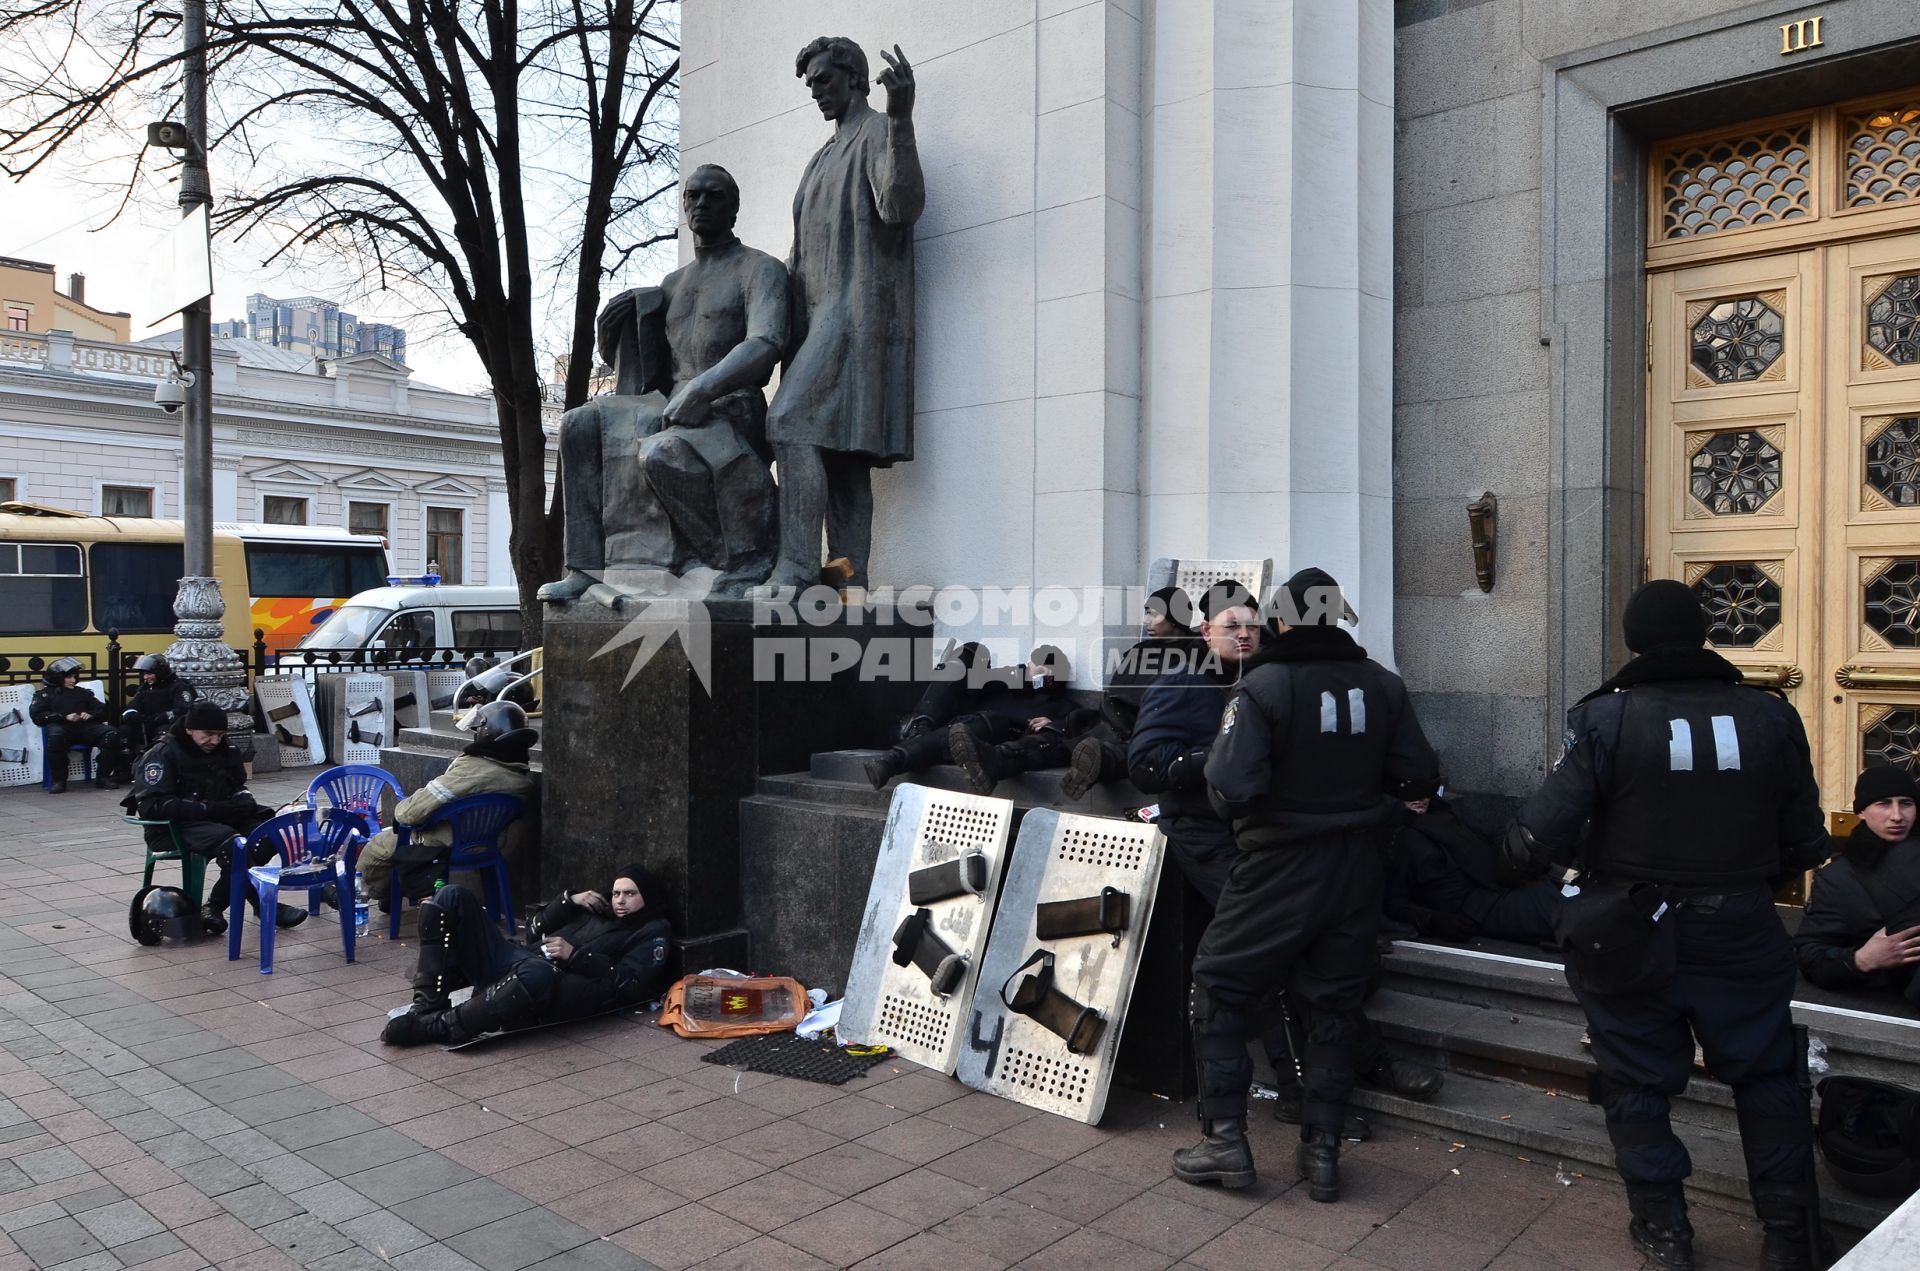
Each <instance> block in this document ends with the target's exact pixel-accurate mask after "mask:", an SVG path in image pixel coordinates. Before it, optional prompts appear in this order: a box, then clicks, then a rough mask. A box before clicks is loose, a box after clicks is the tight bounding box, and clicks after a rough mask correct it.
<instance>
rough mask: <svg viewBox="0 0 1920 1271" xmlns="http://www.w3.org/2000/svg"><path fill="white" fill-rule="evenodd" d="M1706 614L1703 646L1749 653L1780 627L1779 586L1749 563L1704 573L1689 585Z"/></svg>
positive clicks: (1752, 563) (1726, 565)
mask: <svg viewBox="0 0 1920 1271" xmlns="http://www.w3.org/2000/svg"><path fill="white" fill-rule="evenodd" d="M1693 590H1694V594H1695V595H1697V596H1699V597H1700V604H1701V607H1702V608H1704V609H1705V610H1706V611H1707V642H1708V643H1709V644H1712V645H1714V646H1715V647H1716V648H1722V649H1751V648H1753V647H1754V646H1755V645H1758V644H1759V643H1760V641H1761V640H1763V639H1765V638H1766V636H1767V633H1768V632H1770V631H1772V630H1773V629H1774V628H1775V627H1778V626H1779V625H1780V584H1779V583H1777V582H1775V581H1774V580H1773V579H1771V578H1769V577H1768V576H1767V575H1766V574H1765V573H1764V572H1763V571H1762V570H1761V568H1760V566H1759V565H1758V564H1756V563H1754V562H1752V561H1739V562H1725V563H1721V564H1716V565H1713V566H1711V567H1710V568H1708V569H1707V571H1706V573H1704V574H1702V575H1701V576H1700V577H1699V578H1698V579H1697V580H1695V582H1694V584H1693Z"/></svg>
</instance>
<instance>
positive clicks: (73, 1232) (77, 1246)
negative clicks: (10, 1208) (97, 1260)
mask: <svg viewBox="0 0 1920 1271" xmlns="http://www.w3.org/2000/svg"><path fill="white" fill-rule="evenodd" d="M8 1234H9V1235H11V1236H12V1237H13V1242H14V1243H15V1244H17V1245H19V1246H20V1248H21V1249H22V1250H23V1251H24V1252H25V1253H26V1255H27V1256H28V1257H30V1258H32V1259H33V1261H34V1263H35V1264H36V1265H38V1266H42V1267H52V1266H58V1265H59V1264H60V1263H62V1262H72V1261H73V1260H74V1259H75V1258H83V1257H86V1256H87V1255H88V1254H93V1253H100V1252H102V1251H103V1250H104V1249H105V1246H104V1245H102V1244H101V1243H100V1241H99V1240H98V1239H97V1238H95V1236H94V1235H93V1233H92V1232H90V1231H88V1230H87V1229H86V1228H85V1227H82V1226H81V1225H80V1224H79V1222H78V1221H76V1220H75V1219H72V1218H69V1217H67V1216H65V1215H64V1214H63V1215H61V1216H60V1217H58V1218H55V1219H53V1220H52V1221H51V1222H43V1223H36V1224H34V1225H33V1226H31V1227H22V1228H20V1229H19V1230H18V1231H13V1232H10V1233H8Z"/></svg>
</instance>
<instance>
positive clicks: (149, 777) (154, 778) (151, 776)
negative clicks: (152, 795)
mask: <svg viewBox="0 0 1920 1271" xmlns="http://www.w3.org/2000/svg"><path fill="white" fill-rule="evenodd" d="M166 775H167V769H166V767H165V765H163V764H159V763H150V764H148V765H147V766H146V767H144V768H142V769H141V770H140V779H141V780H142V781H144V782H146V783H147V784H148V785H150V786H157V785H159V784H160V778H162V777H164V776H166Z"/></svg>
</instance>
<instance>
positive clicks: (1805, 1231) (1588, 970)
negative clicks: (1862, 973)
mask: <svg viewBox="0 0 1920 1271" xmlns="http://www.w3.org/2000/svg"><path fill="white" fill-rule="evenodd" d="M1624 625H1625V628H1626V641H1627V648H1628V649H1630V650H1632V651H1633V652H1634V653H1636V654H1638V655H1639V656H1637V657H1635V658H1634V659H1633V660H1632V661H1630V662H1628V663H1627V665H1626V666H1625V667H1624V668H1623V669H1622V670H1621V671H1620V673H1619V674H1618V675H1616V676H1614V677H1613V678H1612V679H1611V680H1608V681H1607V682H1606V683H1605V684H1603V685H1601V686H1600V687H1599V688H1598V689H1596V690H1595V691H1594V692H1593V693H1591V694H1589V695H1588V696H1587V697H1585V698H1584V699H1582V700H1581V701H1580V703H1579V704H1578V705H1576V706H1575V707H1574V708H1573V709H1572V710H1571V711H1569V712H1568V714H1567V734H1566V739H1565V751H1564V753H1563V755H1562V756H1561V759H1560V762H1559V764H1558V765H1557V766H1556V767H1555V769H1554V771H1553V772H1552V773H1551V774H1549V776H1548V777H1547V779H1546V782H1545V783H1544V784H1543V785H1542V786H1541V787H1540V789H1539V791H1538V792H1537V793H1535V795H1534V796H1533V798H1532V799H1530V800H1529V801H1528V802H1527V804H1526V806H1525V807H1524V808H1522V809H1521V811H1520V815H1519V817H1518V819H1517V821H1516V822H1515V824H1514V826H1513V828H1512V830H1511V831H1510V832H1509V834H1508V839H1507V844H1506V848H1507V854H1508V858H1509V862H1510V863H1511V864H1512V865H1514V866H1515V868H1516V869H1519V870H1521V871H1522V872H1528V871H1530V872H1532V873H1535V874H1538V873H1541V872H1544V871H1545V870H1546V869H1547V868H1548V867H1549V865H1550V863H1561V864H1564V863H1567V862H1570V861H1572V860H1573V859H1574V857H1575V856H1576V855H1577V856H1578V857H1579V858H1580V860H1581V864H1582V866H1583V871H1584V872H1583V873H1582V875H1581V877H1580V879H1579V882H1578V886H1579V891H1578V893H1577V894H1576V895H1573V896H1572V897H1571V898H1570V899H1569V900H1568V902H1567V904H1566V905H1565V907H1564V908H1563V910H1562V915H1561V920H1560V921H1561V927H1560V934H1561V938H1562V945H1563V947H1564V948H1565V949H1566V951H1567V957H1568V966H1567V982H1568V984H1569V985H1570V986H1572V988H1573V991H1574V993H1575V995H1576V996H1577V997H1578V998H1579V1000H1580V1004H1581V1006H1582V1007H1583V1008H1584V1009H1585V1011H1586V1014H1587V1023H1588V1032H1589V1035H1590V1036H1591V1038H1592V1043H1593V1057H1594V1062H1595V1063H1596V1064H1597V1065H1598V1067H1599V1073H1598V1079H1597V1081H1596V1082H1595V1087H1596V1088H1595V1089H1594V1091H1593V1092H1592V1093H1593V1095H1594V1096H1595V1101H1596V1102H1598V1103H1599V1104H1600V1105H1601V1107H1602V1108H1603V1109H1604V1110H1605V1112H1606V1119H1607V1134H1608V1137H1609V1138H1611V1139H1612V1140H1613V1148H1614V1161H1615V1164H1616V1166H1617V1168H1618V1169H1619V1171H1620V1177H1621V1178H1622V1179H1623V1180H1625V1182H1626V1185H1627V1199H1628V1204H1629V1208H1630V1209H1631V1210H1632V1214H1633V1217H1632V1220H1631V1222H1630V1223H1629V1227H1628V1230H1629V1233H1630V1235H1631V1237H1632V1239H1633V1241H1634V1243H1635V1244H1636V1245H1637V1246H1639V1248H1640V1249H1641V1250H1642V1251H1643V1252H1645V1253H1646V1254H1648V1255H1649V1256H1650V1257H1652V1258H1653V1260H1654V1261H1655V1262H1657V1263H1658V1264H1659V1265H1661V1266H1663V1267H1671V1268H1682V1269H1684V1268H1689V1267H1692V1266H1693V1228H1692V1226H1691V1225H1690V1224H1689V1223H1688V1221H1687V1209H1686V1200H1685V1197H1684V1195H1683V1194H1682V1191H1681V1180H1683V1179H1685V1178H1686V1177H1687V1175H1688V1174H1689V1173H1690V1172H1691V1171H1692V1163H1691V1161H1690V1160H1689V1159H1688V1156H1687V1149H1686V1147H1685V1146H1684V1145H1683V1144H1682V1143H1681V1142H1680V1140H1679V1139H1678V1138H1676V1137H1675V1136H1674V1133H1673V1127H1672V1125H1671V1124H1670V1123H1669V1121H1668V1119H1667V1112H1668V1100H1669V1099H1670V1098H1671V1097H1672V1096H1673V1095H1675V1094H1678V1093H1679V1092H1680V1091H1681V1090H1683V1089H1685V1088H1686V1084H1687V1080H1688V1078H1689V1076H1690V1075H1691V1073H1692V1069H1693V1054H1694V1039H1695V1038H1698V1039H1699V1043H1700V1047H1701V1049H1702V1051H1703V1052H1704V1054H1705V1057H1706V1064H1707V1068H1708V1070H1709V1071H1710V1072H1712V1073H1713V1074H1714V1075H1715V1076H1716V1077H1718V1078H1719V1079H1720V1080H1722V1081H1724V1082H1726V1083H1727V1084H1728V1085H1729V1086H1731V1087H1732V1088H1733V1099H1734V1109H1735V1113H1736V1115H1737V1117H1738V1119H1739V1123H1740V1140H1741V1146H1742V1147H1743V1148H1744V1150H1745V1153H1746V1158H1747V1177H1748V1186H1749V1189H1750V1190H1751V1192H1752V1195H1753V1207H1754V1212H1755V1213H1756V1214H1758V1215H1759V1218H1760V1222H1761V1224H1762V1226H1763V1227H1764V1229H1765V1244H1764V1249H1763V1254H1764V1263H1763V1265H1764V1266H1765V1267H1767V1268H1770V1269H1773V1271H1793V1269H1797V1268H1806V1267H1810V1266H1811V1265H1812V1264H1813V1262H1814V1261H1815V1260H1816V1258H1817V1257H1818V1254H1817V1253H1816V1252H1815V1250H1814V1248H1813V1246H1814V1245H1815V1244H1816V1243H1817V1241H1818V1218H1817V1214H1818V1205H1819V1198H1818V1196H1817V1195H1816V1193H1815V1190H1814V1176H1813V1144H1812V1128H1811V1125H1810V1121H1809V1116H1808V1094H1807V1091H1806V1088H1805V1085H1804V1079H1803V1077H1802V1075H1801V1074H1802V1071H1803V1067H1804V1064H1805V1056H1806V1043H1805V1041H1804V1039H1801V1038H1797V1037H1796V1034H1795V1032H1794V1028H1793V1019H1792V1016H1791V1013H1790V1010H1789V1003H1790V1000H1791V997H1792V994H1793V986H1794V955H1793V945H1792V943H1791V942H1790V941H1789V940H1788V938H1787V933H1786V930H1785V929H1784V928H1783V927H1782V926H1781V924H1780V918H1779V916H1778V915H1777V914H1776V912H1775V910H1774V905H1773V893H1774V890H1775V888H1776V887H1777V885H1778V884H1779V882H1780V881H1781V880H1782V879H1783V878H1785V877H1787V876H1790V875H1791V874H1794V873H1797V872H1799V871H1800V870H1803V869H1808V868H1812V867H1813V866H1814V865H1816V864H1817V863H1818V862H1819V861H1820V860H1821V859H1822V858H1823V857H1824V856H1825V855H1826V852H1827V844H1828V839H1827V836H1826V833H1825V830H1824V827H1823V825H1822V822H1821V815H1820V797H1819V790H1818V788H1817V787H1816V785H1815V783H1814V777H1813V767H1812V763H1811V761H1810V759H1809V756H1808V749H1807V738H1806V733H1805V730H1804V729H1803V728H1802V726H1801V723H1800V717H1799V715H1798V714H1797V713H1795V711H1794V709H1793V707H1792V706H1790V705H1788V703H1787V702H1786V700H1785V699H1784V698H1782V697H1781V696H1779V695H1778V694H1776V693H1774V692H1772V691H1769V690H1764V689H1758V688H1750V687H1746V686H1744V685H1742V684H1741V682H1740V672H1739V670H1738V669H1737V668H1735V667H1734V666H1733V665H1732V664H1731V663H1729V662H1728V661H1726V659H1724V658H1722V657H1721V656H1720V655H1719V654H1717V653H1714V652H1713V651H1712V650H1710V649H1707V648H1703V647H1702V645H1703V644H1704V643H1705V640H1706V635H1707V624H1706V619H1705V616H1704V615H1703V613H1702V612H1701V609H1700V604H1699V601H1698V599H1697V598H1696V597H1695V595H1694V593H1693V591H1692V589H1691V588H1689V587H1687V586H1686V585H1685V584H1684V583H1680V582H1678V581H1675V580H1673V579H1670V578H1667V579H1657V580H1655V581H1653V582H1650V583H1648V584H1647V585H1646V586H1644V587H1642V588H1641V589H1640V590H1639V591H1638V592H1636V593H1635V594H1634V596H1633V598H1632V599H1631V601H1629V602H1628V605H1627V609H1626V613H1625V615H1624ZM1583 833H1584V834H1585V839H1584V842H1583V839H1582V835H1583Z"/></svg>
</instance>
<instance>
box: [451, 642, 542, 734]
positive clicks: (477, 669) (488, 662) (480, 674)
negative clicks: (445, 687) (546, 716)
mask: <svg viewBox="0 0 1920 1271" xmlns="http://www.w3.org/2000/svg"><path fill="white" fill-rule="evenodd" d="M466 669H467V683H466V684H464V685H462V686H461V688H460V693H459V696H458V697H456V698H455V699H454V703H453V708H454V709H455V710H465V709H466V708H467V707H469V706H478V705H480V704H481V703H483V702H491V701H493V700H494V699H495V698H496V697H499V696H500V692H501V690H502V689H505V688H506V687H507V686H508V685H509V684H513V682H514V681H515V680H516V679H519V678H520V674H521V673H520V672H519V671H517V670H515V669H513V668H512V667H505V666H501V665H500V660H499V659H498V658H490V657H485V656H475V657H471V658H468V659H467V668H466ZM506 700H507V701H510V702H518V703H519V704H520V706H521V708H522V709H523V710H530V709H532V707H533V703H534V696H533V686H532V685H530V684H526V683H521V684H514V686H513V689H512V691H511V692H509V693H508V694H507V697H506ZM522 722H523V723H524V721H522Z"/></svg>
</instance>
